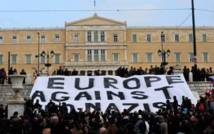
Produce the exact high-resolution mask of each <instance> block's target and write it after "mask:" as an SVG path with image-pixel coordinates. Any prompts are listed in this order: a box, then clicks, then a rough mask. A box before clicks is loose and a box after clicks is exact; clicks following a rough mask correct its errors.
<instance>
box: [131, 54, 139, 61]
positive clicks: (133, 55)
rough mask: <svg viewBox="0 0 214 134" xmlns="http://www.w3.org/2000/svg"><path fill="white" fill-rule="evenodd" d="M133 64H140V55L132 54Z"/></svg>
mask: <svg viewBox="0 0 214 134" xmlns="http://www.w3.org/2000/svg"><path fill="white" fill-rule="evenodd" d="M132 62H133V63H137V62H138V53H133V54H132Z"/></svg>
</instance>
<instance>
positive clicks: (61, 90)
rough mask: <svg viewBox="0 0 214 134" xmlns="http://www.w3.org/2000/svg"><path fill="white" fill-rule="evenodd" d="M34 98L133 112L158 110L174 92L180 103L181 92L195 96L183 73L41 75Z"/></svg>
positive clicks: (32, 94)
mask: <svg viewBox="0 0 214 134" xmlns="http://www.w3.org/2000/svg"><path fill="white" fill-rule="evenodd" d="M30 96H31V98H32V99H33V100H34V102H35V101H36V100H37V99H38V100H39V102H40V104H41V105H42V107H43V108H45V105H47V104H48V102H49V101H50V100H53V102H55V103H56V104H59V103H62V102H65V103H66V104H68V105H69V106H74V107H75V109H76V110H77V109H79V108H81V109H83V110H86V109H96V110H101V111H103V112H105V111H106V110H110V109H111V108H114V110H117V109H118V110H119V111H122V110H123V109H127V110H128V111H130V112H134V111H137V110H140V109H141V110H146V111H151V112H156V111H157V110H158V108H159V107H161V106H163V105H164V104H165V103H166V100H167V99H169V100H170V101H171V102H172V101H173V96H176V97H177V100H178V103H179V104H181V102H182V96H185V97H188V98H189V99H191V101H192V103H193V104H196V99H195V97H194V96H193V94H192V92H191V91H190V89H189V87H188V85H187V83H186V81H185V79H184V77H183V75H135V76H132V77H128V78H121V77H118V76H49V77H48V76H42V77H38V78H37V80H36V82H35V84H34V86H33V89H32V91H31V95H30Z"/></svg>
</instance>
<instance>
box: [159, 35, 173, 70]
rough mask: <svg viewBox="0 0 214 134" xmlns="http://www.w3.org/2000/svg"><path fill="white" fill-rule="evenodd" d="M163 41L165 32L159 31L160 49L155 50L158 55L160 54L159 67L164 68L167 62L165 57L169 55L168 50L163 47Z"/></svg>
mask: <svg viewBox="0 0 214 134" xmlns="http://www.w3.org/2000/svg"><path fill="white" fill-rule="evenodd" d="M164 42H165V34H164V33H163V32H161V49H159V50H158V51H157V53H158V55H159V56H161V65H160V67H161V68H163V69H164V70H165V66H166V65H167V64H168V62H167V61H166V57H168V56H169V55H170V50H169V49H168V50H165V49H164V48H163V43H164Z"/></svg>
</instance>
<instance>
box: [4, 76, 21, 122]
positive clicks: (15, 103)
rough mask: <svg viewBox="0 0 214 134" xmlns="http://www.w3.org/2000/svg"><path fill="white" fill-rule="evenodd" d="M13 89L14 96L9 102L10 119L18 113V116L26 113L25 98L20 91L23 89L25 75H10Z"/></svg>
mask: <svg viewBox="0 0 214 134" xmlns="http://www.w3.org/2000/svg"><path fill="white" fill-rule="evenodd" d="M9 77H10V79H11V83H12V85H11V88H12V90H13V91H14V93H15V94H14V96H11V97H10V98H9V100H8V118H10V117H11V116H12V115H13V113H14V112H18V115H19V116H20V115H23V112H24V104H25V101H24V98H23V97H22V96H21V95H20V91H21V90H22V89H23V88H24V87H23V80H24V78H25V75H10V76H9Z"/></svg>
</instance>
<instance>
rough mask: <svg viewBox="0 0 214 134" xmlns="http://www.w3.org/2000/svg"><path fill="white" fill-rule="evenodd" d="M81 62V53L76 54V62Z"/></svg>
mask: <svg viewBox="0 0 214 134" xmlns="http://www.w3.org/2000/svg"><path fill="white" fill-rule="evenodd" d="M79 61H80V54H79V53H75V54H74V62H79Z"/></svg>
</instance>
